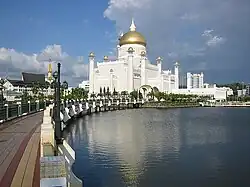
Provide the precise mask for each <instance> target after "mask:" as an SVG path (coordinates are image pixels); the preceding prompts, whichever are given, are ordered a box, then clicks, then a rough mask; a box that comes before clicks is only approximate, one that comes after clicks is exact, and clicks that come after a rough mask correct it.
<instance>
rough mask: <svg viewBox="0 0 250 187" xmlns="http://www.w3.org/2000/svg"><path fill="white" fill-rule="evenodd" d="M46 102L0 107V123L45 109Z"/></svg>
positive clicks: (12, 104)
mask: <svg viewBox="0 0 250 187" xmlns="http://www.w3.org/2000/svg"><path fill="white" fill-rule="evenodd" d="M46 105H47V103H46V102H44V101H43V102H30V103H11V104H7V105H4V106H1V107H0V122H3V121H7V120H10V119H13V118H16V117H19V116H23V115H24V114H30V113H34V112H38V111H40V110H41V109H45V107H46Z"/></svg>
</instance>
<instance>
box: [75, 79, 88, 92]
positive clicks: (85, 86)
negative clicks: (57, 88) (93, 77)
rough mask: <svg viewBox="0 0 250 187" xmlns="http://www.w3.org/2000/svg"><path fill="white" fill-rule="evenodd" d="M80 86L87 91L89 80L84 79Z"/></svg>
mask: <svg viewBox="0 0 250 187" xmlns="http://www.w3.org/2000/svg"><path fill="white" fill-rule="evenodd" d="M78 87H79V88H83V89H84V90H86V91H89V81H82V83H80V84H79V85H78Z"/></svg>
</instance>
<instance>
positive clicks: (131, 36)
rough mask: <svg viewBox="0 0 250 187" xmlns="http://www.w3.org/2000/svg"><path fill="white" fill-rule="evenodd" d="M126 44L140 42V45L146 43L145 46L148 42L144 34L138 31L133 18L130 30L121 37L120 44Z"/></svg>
mask: <svg viewBox="0 0 250 187" xmlns="http://www.w3.org/2000/svg"><path fill="white" fill-rule="evenodd" d="M125 44H140V45H144V46H145V47H146V45H147V42H146V40H145V38H144V36H142V34H141V33H139V32H136V26H135V24H134V20H133V19H132V23H131V26H130V31H129V32H127V33H126V34H124V35H123V36H122V37H121V38H120V42H119V45H120V46H122V45H125Z"/></svg>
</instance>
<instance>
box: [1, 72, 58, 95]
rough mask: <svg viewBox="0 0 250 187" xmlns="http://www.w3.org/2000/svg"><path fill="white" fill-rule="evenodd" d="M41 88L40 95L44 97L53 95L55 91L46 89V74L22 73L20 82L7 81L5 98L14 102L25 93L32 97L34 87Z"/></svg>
mask: <svg viewBox="0 0 250 187" xmlns="http://www.w3.org/2000/svg"><path fill="white" fill-rule="evenodd" d="M37 84H38V86H39V87H40V88H43V89H41V90H39V92H40V93H43V94H44V95H46V96H47V95H51V94H53V93H54V91H53V90H52V89H51V88H48V89H45V87H46V85H45V84H46V81H45V75H44V74H34V73H25V72H23V73H22V78H21V79H20V80H13V79H5V83H4V97H5V98H6V99H7V100H13V99H14V98H15V97H16V96H21V95H22V94H23V93H24V92H25V91H26V92H27V93H28V94H29V95H32V94H33V92H32V90H33V87H34V86H35V85H37Z"/></svg>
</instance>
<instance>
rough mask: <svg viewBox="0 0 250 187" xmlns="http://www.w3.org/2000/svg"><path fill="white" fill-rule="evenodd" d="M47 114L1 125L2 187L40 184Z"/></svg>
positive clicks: (0, 181) (35, 115)
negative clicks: (42, 129) (44, 121)
mask: <svg viewBox="0 0 250 187" xmlns="http://www.w3.org/2000/svg"><path fill="white" fill-rule="evenodd" d="M42 119H43V112H39V113H36V114H32V115H30V116H26V117H25V118H23V119H21V120H18V119H15V120H14V121H12V122H8V123H6V124H2V125H0V187H2V186H3V187H10V186H11V187H32V186H39V184H40V137H41V134H40V129H41V123H42Z"/></svg>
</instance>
